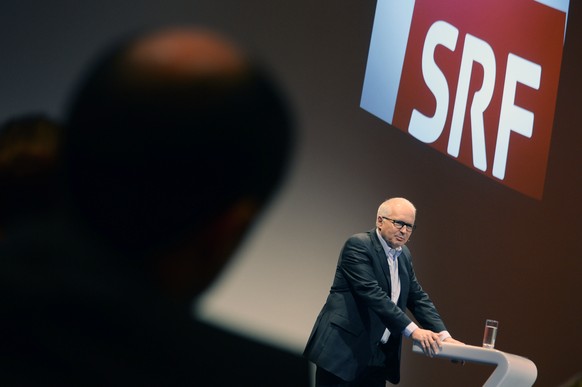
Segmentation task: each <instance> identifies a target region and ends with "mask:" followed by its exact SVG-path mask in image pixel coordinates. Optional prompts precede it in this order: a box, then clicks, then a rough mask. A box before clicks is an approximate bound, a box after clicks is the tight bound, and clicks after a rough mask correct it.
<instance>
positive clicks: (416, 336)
mask: <svg viewBox="0 0 582 387" xmlns="http://www.w3.org/2000/svg"><path fill="white" fill-rule="evenodd" d="M410 337H411V338H412V340H414V342H416V343H418V344H419V345H420V346H421V348H422V351H423V352H424V354H425V355H426V356H428V357H433V356H434V355H435V354H437V353H438V352H439V351H440V349H441V346H442V341H441V339H440V338H439V335H438V334H437V333H434V332H432V331H429V330H427V329H421V328H418V329H415V330H414V332H412V334H411V335H410ZM455 341H456V340H455Z"/></svg>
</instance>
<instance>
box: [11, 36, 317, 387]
mask: <svg viewBox="0 0 582 387" xmlns="http://www.w3.org/2000/svg"><path fill="white" fill-rule="evenodd" d="M292 140H293V133H292V122H291V117H290V114H289V112H288V109H287V105H286V103H285V101H284V98H283V96H282V94H281V92H280V90H279V88H278V87H276V85H275V84H274V83H273V82H272V80H271V79H270V78H269V77H268V76H267V75H266V74H265V72H264V71H262V70H261V69H260V68H259V67H258V66H257V64H256V63H254V62H252V61H251V60H250V59H249V58H247V57H246V56H245V55H244V54H243V53H242V52H241V51H240V50H239V49H237V48H236V47H235V46H234V45H233V44H231V43H230V42H229V41H228V40H226V39H224V38H223V37H221V36H219V35H217V34H215V33H213V32H210V31H206V30H200V29H192V28H164V29H160V30H156V31H152V32H147V33H142V34H139V35H136V36H133V37H131V38H130V39H126V40H124V41H123V42H120V43H117V44H115V45H114V46H113V47H110V48H109V49H108V50H106V51H105V52H104V53H103V55H101V56H99V58H98V61H97V62H96V64H95V66H93V67H92V68H91V69H90V70H89V71H88V74H87V75H86V77H85V78H84V79H83V80H82V82H81V83H80V85H79V87H78V88H77V90H76V92H75V93H74V95H73V97H72V98H71V104H70V107H69V109H68V117H67V122H66V130H65V134H64V137H63V147H62V149H63V154H62V156H63V164H64V168H63V171H62V181H63V182H64V183H63V184H64V190H65V192H66V194H67V198H66V199H67V200H65V202H66V203H67V207H66V208H63V211H62V212H61V215H60V216H59V217H55V219H52V220H51V221H50V222H45V223H43V224H34V225H29V226H30V227H29V228H28V230H25V232H23V234H22V235H20V236H19V238H18V239H16V240H13V241H10V243H8V244H6V245H5V246H3V247H1V248H0V251H1V252H0V254H1V255H2V257H3V261H2V263H1V265H2V266H1V267H0V276H2V277H0V278H1V281H0V286H2V288H1V289H0V290H3V291H1V292H0V294H3V295H7V294H10V295H11V296H10V297H7V296H5V298H7V299H6V300H3V301H5V302H3V303H2V305H3V308H2V309H3V313H6V316H10V317H11V318H10V319H8V318H7V319H3V322H6V321H9V322H10V323H9V324H8V328H7V329H4V330H2V332H1V333H0V334H2V335H3V336H2V338H1V339H2V343H3V345H2V346H0V347H1V348H2V351H3V354H5V355H6V356H2V359H3V362H2V365H1V367H3V368H4V367H6V369H8V370H10V372H0V384H2V385H14V384H16V385H27V386H28V385H37V384H38V385H61V386H62V385H74V386H81V385H83V386H88V385H89V386H91V385H99V386H104V385H107V386H111V385H113V386H115V385H120V386H129V385H140V386H141V385H152V386H154V385H155V386H171V385H180V386H182V385H183V386H231V385H249V386H293V387H297V386H307V385H308V384H309V382H308V367H307V366H308V364H307V361H306V360H305V359H302V358H301V357H300V356H298V355H295V354H291V353H289V352H287V351H284V350H281V349H278V348H274V347H271V346H269V345H267V344H262V343H259V342H255V341H253V340H250V339H248V338H244V337H241V336H238V335H236V334H233V333H229V332H225V331H222V330H220V329H218V328H216V327H213V326H210V325H207V324H205V323H202V322H200V321H194V320H193V319H192V317H191V308H192V302H193V300H196V298H197V296H198V295H199V294H201V292H203V291H204V290H205V289H206V288H207V287H208V286H209V285H210V284H211V283H212V282H213V280H214V279H215V278H216V276H217V274H218V273H219V272H220V271H221V269H222V268H223V266H224V265H225V263H226V262H228V260H229V258H230V257H231V255H232V253H233V252H234V251H235V250H236V248H237V247H238V245H239V244H240V242H241V240H242V239H243V238H244V237H245V235H246V232H247V230H248V229H249V227H250V226H251V225H252V224H253V222H254V221H255V220H256V219H257V217H258V216H259V215H260V213H261V210H262V209H263V208H264V207H265V205H266V204H267V203H268V201H269V200H270V198H271V197H272V196H273V195H274V194H275V192H276V190H277V188H278V186H279V183H280V182H281V180H282V178H283V175H284V172H285V171H286V166H287V162H288V159H289V157H290V154H291V148H292ZM5 306H6V307H5ZM2 378H4V380H2ZM1 382H5V383H1Z"/></svg>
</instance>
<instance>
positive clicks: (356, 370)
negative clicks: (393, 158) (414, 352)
mask: <svg viewBox="0 0 582 387" xmlns="http://www.w3.org/2000/svg"><path fill="white" fill-rule="evenodd" d="M415 218H416V208H415V207H414V205H413V204H412V203H411V202H410V201H408V200H406V199H404V198H392V199H388V200H386V201H385V202H383V203H382V204H381V205H380V207H379V208H378V214H377V217H376V228H375V229H373V230H371V231H368V232H366V233H361V234H356V235H353V236H352V237H350V238H349V239H348V241H347V242H346V243H345V245H344V247H343V249H342V251H341V254H340V258H339V262H338V265H337V269H336V273H335V278H334V281H333V284H332V286H331V290H330V294H329V296H328V298H327V301H326V303H325V305H324V306H323V309H322V310H321V312H320V314H319V316H318V317H317V321H316V322H315V326H314V328H313V331H312V333H311V336H310V338H309V340H308V342H307V346H306V348H305V353H304V356H305V357H306V358H308V359H309V360H311V361H312V362H313V363H315V364H316V365H317V371H316V385H317V386H318V387H323V386H361V387H376V386H378V387H379V386H382V387H383V386H385V384H386V380H388V381H390V382H391V383H394V384H397V383H398V382H399V381H400V352H401V346H402V336H403V335H404V336H407V337H410V338H411V339H412V340H414V341H416V342H418V343H419V344H420V345H421V346H422V348H423V350H424V352H425V354H426V355H428V356H432V355H434V354H435V353H436V352H437V351H438V350H439V347H440V345H441V343H442V341H446V342H451V343H460V342H458V341H457V340H455V339H453V338H452V337H451V335H450V334H449V333H448V332H447V330H446V328H445V325H444V323H443V322H442V320H441V317H440V316H439V314H438V312H437V310H436V308H435V306H434V304H433V303H432V301H431V300H430V298H429V297H428V295H427V293H426V292H424V291H423V289H422V287H421V286H420V284H419V282H418V280H417V278H416V275H415V274H414V269H413V267H412V262H411V254H410V250H409V249H408V248H407V247H406V246H405V244H406V242H407V241H408V239H409V238H410V235H411V233H412V231H413V230H414V228H415V225H414V222H415ZM406 309H408V310H410V311H411V312H412V314H413V315H414V317H415V319H416V320H417V321H418V322H419V323H420V325H421V326H422V327H423V328H421V327H419V326H418V325H416V323H414V322H413V321H412V320H411V319H410V318H409V317H408V316H407V315H406V313H405V311H406Z"/></svg>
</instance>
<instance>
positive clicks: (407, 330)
mask: <svg viewBox="0 0 582 387" xmlns="http://www.w3.org/2000/svg"><path fill="white" fill-rule="evenodd" d="M417 329H418V325H416V324H415V323H413V322H411V323H410V324H408V325H407V326H406V328H404V330H403V331H402V334H403V335H404V336H406V337H410V335H411V334H412V332H414V331H415V330H417Z"/></svg>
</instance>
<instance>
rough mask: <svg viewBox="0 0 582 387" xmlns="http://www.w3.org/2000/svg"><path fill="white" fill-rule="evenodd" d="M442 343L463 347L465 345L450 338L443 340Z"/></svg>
mask: <svg viewBox="0 0 582 387" xmlns="http://www.w3.org/2000/svg"><path fill="white" fill-rule="evenodd" d="M443 343H449V344H461V345H465V343H463V342H462V341H459V340H455V339H453V338H452V337H447V338H446V339H444V340H443Z"/></svg>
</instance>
